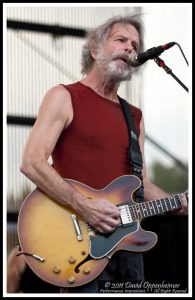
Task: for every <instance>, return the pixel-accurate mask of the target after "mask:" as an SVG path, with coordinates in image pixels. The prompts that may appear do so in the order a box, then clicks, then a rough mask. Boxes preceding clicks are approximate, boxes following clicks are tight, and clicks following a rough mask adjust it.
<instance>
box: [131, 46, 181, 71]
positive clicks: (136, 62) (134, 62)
mask: <svg viewBox="0 0 195 300" xmlns="http://www.w3.org/2000/svg"><path fill="white" fill-rule="evenodd" d="M175 44H176V43H175V42H170V43H168V44H165V45H162V46H158V47H153V48H150V49H148V50H147V51H145V52H143V53H139V54H138V55H136V56H133V57H131V58H130V59H129V65H130V66H131V67H135V68H136V67H139V66H141V65H142V64H144V63H145V62H146V61H147V60H149V59H154V58H156V56H158V55H160V54H161V53H162V52H164V51H165V50H167V49H169V48H171V47H173V46H174V45H175Z"/></svg>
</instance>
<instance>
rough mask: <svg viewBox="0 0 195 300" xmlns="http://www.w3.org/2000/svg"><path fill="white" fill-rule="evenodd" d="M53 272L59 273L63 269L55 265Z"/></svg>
mask: <svg viewBox="0 0 195 300" xmlns="http://www.w3.org/2000/svg"><path fill="white" fill-rule="evenodd" d="M53 272H54V273H55V274H58V273H60V272H61V269H60V268H59V267H57V266H55V267H54V268H53Z"/></svg>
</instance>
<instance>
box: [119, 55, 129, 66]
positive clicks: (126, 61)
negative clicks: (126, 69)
mask: <svg viewBox="0 0 195 300" xmlns="http://www.w3.org/2000/svg"><path fill="white" fill-rule="evenodd" d="M116 59H117V60H118V59H119V60H122V61H123V62H124V63H126V64H128V59H127V58H126V57H122V56H120V57H117V58H116Z"/></svg>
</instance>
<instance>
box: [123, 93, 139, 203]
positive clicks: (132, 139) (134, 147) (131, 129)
mask: <svg viewBox="0 0 195 300" xmlns="http://www.w3.org/2000/svg"><path fill="white" fill-rule="evenodd" d="M118 97H119V96H118ZM119 101H120V104H121V107H122V111H123V114H124V117H125V120H126V123H127V128H128V133H129V145H130V146H129V150H128V161H129V164H130V166H131V168H132V174H133V175H135V176H137V177H138V178H139V179H140V180H141V186H140V188H139V189H138V190H137V191H136V192H135V197H136V202H139V203H140V202H143V201H144V185H143V176H142V169H143V160H142V154H141V151H140V146H139V142H138V136H137V133H136V130H135V126H134V122H133V118H132V115H131V111H130V109H129V104H128V102H127V101H126V100H124V99H122V98H121V97H119Z"/></svg>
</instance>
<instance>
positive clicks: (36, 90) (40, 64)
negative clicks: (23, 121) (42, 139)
mask: <svg viewBox="0 0 195 300" xmlns="http://www.w3.org/2000/svg"><path fill="white" fill-rule="evenodd" d="M140 11H141V8H140V7H65V6H64V7H62V6H60V7H49V5H48V7H22V6H19V7H14V6H13V7H7V10H6V18H7V20H15V21H23V22H24V21H25V22H32V23H39V24H48V25H49V24H50V25H56V26H64V27H73V28H80V29H85V30H86V29H88V28H92V27H94V26H96V25H99V24H101V23H103V22H104V21H106V20H107V19H108V18H110V17H112V16H115V15H127V14H129V13H132V12H140ZM6 37H7V99H6V100H7V101H6V102H7V115H10V116H11V115H16V116H23V117H24V116H27V117H36V115H37V113H38V108H39V106H40V103H41V100H42V98H43V96H44V94H45V93H46V91H47V90H48V89H49V88H50V87H52V86H54V85H57V84H59V83H66V84H68V83H72V82H74V81H77V80H80V79H81V73H80V69H81V68H80V58H81V48H82V45H83V43H84V39H83V38H78V37H70V36H63V37H57V36H54V35H51V34H47V33H38V32H32V31H23V30H13V29H7V31H6ZM140 83H141V78H140V77H139V76H135V77H134V79H133V80H132V82H127V83H123V84H122V86H121V88H120V93H119V94H120V95H121V96H122V97H125V98H126V99H131V102H132V103H134V104H135V105H138V106H139V105H140V103H139V101H140V97H139V96H140V95H139V90H140V86H139V85H140ZM30 129H31V127H30V126H20V125H8V126H7V211H8V212H18V211H19V208H20V206H21V203H22V202H23V200H24V198H25V196H26V195H27V194H28V193H29V192H30V191H31V190H33V189H34V188H35V186H34V185H33V184H32V183H31V182H30V181H29V180H28V179H27V178H25V176H24V175H22V174H21V173H20V171H19V168H20V163H21V159H22V152H23V149H24V145H25V142H26V140H27V136H28V134H29V131H30ZM8 231H9V228H8ZM10 236H11V239H12V240H9V238H8V252H9V249H10V248H11V247H12V246H13V245H15V237H14V238H13V230H11V235H10Z"/></svg>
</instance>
